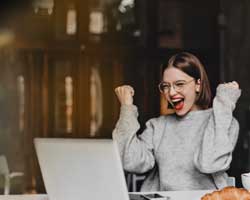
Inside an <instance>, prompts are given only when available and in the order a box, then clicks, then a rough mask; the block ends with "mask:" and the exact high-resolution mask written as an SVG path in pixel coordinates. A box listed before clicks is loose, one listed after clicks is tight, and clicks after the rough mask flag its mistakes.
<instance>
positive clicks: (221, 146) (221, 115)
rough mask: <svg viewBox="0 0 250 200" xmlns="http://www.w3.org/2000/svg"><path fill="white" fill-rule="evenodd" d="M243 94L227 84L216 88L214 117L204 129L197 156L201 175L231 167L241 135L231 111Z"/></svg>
mask: <svg viewBox="0 0 250 200" xmlns="http://www.w3.org/2000/svg"><path fill="white" fill-rule="evenodd" d="M240 94H241V90H240V89H235V88H227V87H225V86H224V85H219V86H218V88H217V93H216V97H215V98H214V101H213V109H212V114H211V116H210V117H209V119H208V123H207V125H206V127H205V129H204V135H203V139H202V141H201V146H200V148H199V149H198V150H197V152H195V155H194V163H195V166H196V167H197V168H198V169H199V170H200V171H201V172H202V173H209V174H210V173H215V172H220V171H225V170H227V169H228V168H229V167H230V163H231V161H232V152H233V150H234V147H235V145H236V142H237V138H238V134H239V124H238V122H237V120H236V119H235V118H234V117H233V114H232V112H233V110H234V108H235V104H236V102H237V100H238V98H239V97H240Z"/></svg>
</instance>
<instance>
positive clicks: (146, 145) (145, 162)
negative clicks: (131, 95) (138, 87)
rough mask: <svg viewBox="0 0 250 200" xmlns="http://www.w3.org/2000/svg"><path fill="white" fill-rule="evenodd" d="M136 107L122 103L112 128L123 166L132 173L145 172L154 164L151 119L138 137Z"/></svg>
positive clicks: (138, 126)
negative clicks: (116, 120)
mask: <svg viewBox="0 0 250 200" xmlns="http://www.w3.org/2000/svg"><path fill="white" fill-rule="evenodd" d="M137 117H138V112H137V107H136V106H134V105H131V106H128V105H122V106H121V110H120V117H119V120H118V122H117V123H116V126H115V129H114V130H113V134H112V135H113V139H114V140H115V141H116V142H117V144H118V149H119V152H120V156H121V160H122V164H123V168H124V169H125V170H126V171H129V172H133V173H145V172H147V171H149V170H150V169H152V168H153V167H154V165H155V159H154V155H153V131H154V130H153V124H152V121H153V120H149V121H148V122H147V123H146V129H145V130H144V132H143V133H142V134H141V135H140V136H139V137H138V136H137V134H136V132H137V131H138V130H139V128H140V125H139V123H138V120H137Z"/></svg>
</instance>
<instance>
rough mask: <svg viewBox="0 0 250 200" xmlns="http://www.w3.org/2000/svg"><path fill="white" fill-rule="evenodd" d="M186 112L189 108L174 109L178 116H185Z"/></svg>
mask: <svg viewBox="0 0 250 200" xmlns="http://www.w3.org/2000/svg"><path fill="white" fill-rule="evenodd" d="M188 112H189V110H185V109H181V110H175V114H176V115H178V116H180V117H183V116H185V115H186V114H187V113H188Z"/></svg>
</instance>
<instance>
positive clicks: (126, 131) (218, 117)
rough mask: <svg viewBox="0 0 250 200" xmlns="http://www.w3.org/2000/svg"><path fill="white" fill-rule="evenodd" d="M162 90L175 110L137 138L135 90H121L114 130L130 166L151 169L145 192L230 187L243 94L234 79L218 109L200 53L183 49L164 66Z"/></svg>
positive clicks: (222, 89) (220, 90) (222, 88)
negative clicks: (237, 114)
mask: <svg viewBox="0 0 250 200" xmlns="http://www.w3.org/2000/svg"><path fill="white" fill-rule="evenodd" d="M163 67H164V69H163V75H162V82H161V83H160V84H159V89H160V91H161V92H162V93H163V95H164V97H165V98H166V99H167V101H168V102H169V103H170V104H171V105H172V106H173V108H174V110H175V113H174V114H171V115H166V116H160V117H158V118H153V119H151V120H149V121H148V122H147V123H146V129H145V130H144V132H143V133H142V134H141V135H139V136H137V135H136V132H137V131H138V129H139V127H140V125H139V123H138V121H137V117H138V112H137V107H136V106H135V105H133V95H134V90H133V88H132V87H131V86H128V85H124V86H120V87H118V88H116V89H115V92H116V95H117V97H118V99H119V101H120V103H121V110H120V117H119V120H118V122H117V124H116V127H115V129H114V131H113V139H114V140H116V141H117V143H118V146H119V150H120V155H121V159H122V163H123V166H124V169H125V170H127V171H129V172H133V173H146V172H148V173H149V175H148V176H147V178H146V180H145V181H144V183H143V185H142V188H141V190H142V191H156V190H202V189H218V188H223V187H225V186H227V174H226V173H225V171H226V170H227V169H228V168H229V166H230V162H231V160H232V152H233V150H234V147H235V144H236V141H237V137H238V132H239V125H238V122H237V121H236V119H235V118H233V116H232V112H233V110H234V108H235V104H236V102H237V100H238V98H239V96H240V94H241V91H240V89H239V85H238V83H237V82H235V81H233V82H230V83H225V84H220V85H219V86H218V87H217V93H216V97H215V98H214V100H213V105H212V108H209V105H210V100H211V92H210V86H209V81H208V78H207V74H206V72H205V70H204V67H203V65H202V64H201V62H200V61H199V60H198V58H196V57H195V56H194V55H192V54H190V53H187V52H182V53H179V54H176V55H174V56H173V57H171V58H170V60H169V62H168V64H167V65H166V66H163Z"/></svg>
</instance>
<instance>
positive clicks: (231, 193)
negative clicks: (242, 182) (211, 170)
mask: <svg viewBox="0 0 250 200" xmlns="http://www.w3.org/2000/svg"><path fill="white" fill-rule="evenodd" d="M201 200H250V192H249V191H247V190H246V189H243V188H236V187H225V188H223V189H222V190H219V191H214V192H212V193H210V194H206V195H204V196H203V197H202V198H201Z"/></svg>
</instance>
